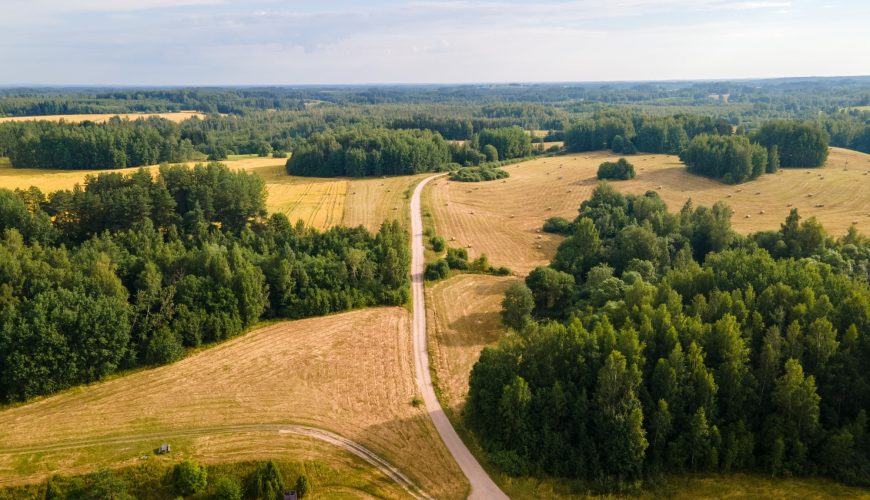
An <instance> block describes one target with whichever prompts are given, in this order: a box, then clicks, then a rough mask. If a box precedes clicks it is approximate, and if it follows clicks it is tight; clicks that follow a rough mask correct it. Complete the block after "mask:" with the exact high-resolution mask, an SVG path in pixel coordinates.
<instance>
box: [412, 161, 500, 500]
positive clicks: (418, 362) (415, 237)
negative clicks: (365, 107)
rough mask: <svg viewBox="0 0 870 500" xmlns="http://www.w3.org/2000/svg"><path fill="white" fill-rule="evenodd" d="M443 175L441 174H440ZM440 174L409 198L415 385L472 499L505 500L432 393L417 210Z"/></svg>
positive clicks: (419, 217)
mask: <svg viewBox="0 0 870 500" xmlns="http://www.w3.org/2000/svg"><path fill="white" fill-rule="evenodd" d="M442 175H443V174H442ZM437 177H440V176H439V175H434V176H432V177H427V178H426V179H424V180H423V181H422V182H420V184H418V185H417V188H416V189H414V196H413V197H412V198H411V293H412V296H413V304H414V322H413V323H412V325H413V326H412V328H413V329H414V331H413V337H414V365H415V369H416V372H417V385H418V386H419V387H420V390H421V391H422V393H423V402H424V403H425V404H426V411H427V412H428V413H429V417H431V418H432V423H434V424H435V429H437V430H438V434H440V435H441V439H442V440H443V441H444V444H445V445H446V446H447V449H448V450H449V451H450V453H451V454H452V455H453V459H454V460H456V463H457V464H459V468H461V469H462V472H463V473H464V474H465V477H467V478H468V482H469V483H470V484H471V494H470V495H469V497H468V498H472V499H478V498H481V499H506V498H507V495H505V494H504V493H503V492H502V491H501V489H499V487H498V486H497V485H496V484H495V482H493V480H492V479H490V477H489V475H488V474H487V473H486V471H485V470H483V467H481V466H480V463H479V462H478V461H477V459H476V458H474V455H472V454H471V452H470V451H468V447H466V446H465V443H463V442H462V439H460V438H459V435H458V434H456V430H455V429H454V428H453V426H452V425H451V424H450V420H448V419H447V415H445V414H444V410H443V409H442V408H441V404H440V403H439V402H438V397H437V396H435V387H434V386H433V385H432V375H431V373H430V372H429V350H428V347H427V345H426V296H425V293H424V287H423V269H424V267H425V265H426V263H425V259H424V252H423V248H424V247H423V215H422V213H421V211H420V193H422V192H423V188H424V187H425V186H426V184H427V183H428V182H429V181H431V180H432V179H435V178H437Z"/></svg>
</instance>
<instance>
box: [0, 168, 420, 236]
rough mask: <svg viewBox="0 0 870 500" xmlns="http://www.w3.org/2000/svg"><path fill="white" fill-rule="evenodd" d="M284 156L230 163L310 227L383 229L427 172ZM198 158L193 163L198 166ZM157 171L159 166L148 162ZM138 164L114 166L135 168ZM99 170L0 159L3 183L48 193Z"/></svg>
mask: <svg viewBox="0 0 870 500" xmlns="http://www.w3.org/2000/svg"><path fill="white" fill-rule="evenodd" d="M286 162H287V160H286V159H284V158H260V157H257V156H250V155H240V156H238V157H236V158H235V159H231V160H227V161H225V162H224V163H226V164H227V165H228V166H229V167H230V168H233V169H240V170H247V171H249V172H255V173H257V175H259V176H260V177H262V178H263V180H264V181H265V182H266V189H267V191H268V193H269V197H268V199H267V202H266V205H267V206H266V208H267V209H268V210H269V212H280V213H283V214H286V215H287V217H289V218H290V220H291V221H292V222H294V223H295V222H296V221H297V220H302V221H304V222H305V224H306V225H307V226H310V227H315V228H318V229H326V228H329V227H332V226H336V225H346V226H357V225H360V224H362V225H364V226H366V227H367V228H368V229H370V230H377V229H378V227H379V226H380V225H381V222H383V221H385V220H392V219H394V218H395V219H399V220H403V221H404V220H406V219H407V217H408V214H407V212H408V200H407V199H406V198H405V195H404V193H405V190H406V189H408V188H409V187H413V186H414V185H416V183H417V182H419V181H420V179H422V178H423V177H425V175H419V176H403V177H388V178H386V179H346V178H329V179H327V178H312V177H292V176H289V175H287V173H286V172H285V170H284V165H285V163H286ZM194 163H196V162H190V163H188V165H193V164H194ZM146 168H148V169H150V170H152V171H153V170H156V168H157V167H154V166H152V167H146ZM136 170H138V168H127V169H121V170H112V171H113V172H122V173H130V172H135V171H136ZM99 172H101V171H99V170H90V171H84V170H48V169H38V168H12V166H11V165H10V164H9V160H8V159H7V158H0V188H6V189H26V188H28V187H30V186H37V187H39V188H40V189H41V190H42V191H44V192H51V191H57V190H60V189H72V188H73V186H75V185H76V184H83V183H84V180H85V176H87V175H94V174H96V173H99Z"/></svg>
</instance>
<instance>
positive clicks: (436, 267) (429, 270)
mask: <svg viewBox="0 0 870 500" xmlns="http://www.w3.org/2000/svg"><path fill="white" fill-rule="evenodd" d="M448 274H450V266H449V265H448V264H447V261H446V260H444V259H441V260H438V261H436V262H430V263H429V264H426V271H425V272H424V273H423V277H424V278H426V280H427V281H436V280H440V279H444V278H446V277H447V275H448Z"/></svg>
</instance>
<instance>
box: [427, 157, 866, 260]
mask: <svg viewBox="0 0 870 500" xmlns="http://www.w3.org/2000/svg"><path fill="white" fill-rule="evenodd" d="M617 158H619V156H618V155H613V154H612V153H610V152H594V153H581V154H572V155H565V156H556V157H550V158H539V159H535V160H531V161H528V162H523V163H520V164H517V165H510V166H506V167H504V168H505V169H507V170H508V171H509V172H510V173H511V177H510V178H508V179H505V180H503V181H492V182H481V183H458V182H449V181H447V180H439V181H437V182H434V183H433V185H432V187H430V188H428V189H430V196H429V198H428V199H429V202H430V205H429V206H430V208H431V210H432V213H433V215H434V218H435V226H436V230H437V231H438V233H439V234H442V235H443V236H444V237H445V238H446V239H447V240H448V244H449V245H452V246H469V245H470V247H469V248H468V252H469V256H470V257H472V258H473V257H476V256H477V255H479V254H480V253H485V254H487V256H488V257H489V259H490V262H491V263H492V264H493V265H504V266H508V267H510V268H511V269H513V270H514V271H515V272H517V273H520V274H525V273H527V272H528V271H529V270H531V269H532V268H534V267H535V266H538V265H542V264H545V263H547V262H549V261H550V259H551V258H552V256H553V255H554V254H555V250H556V246H557V245H558V240H559V238H558V237H556V236H553V235H547V234H539V233H537V231H538V230H539V229H540V228H541V225H542V224H543V223H544V221H545V220H546V219H547V218H548V217H552V216H561V217H565V218H567V219H569V220H570V219H573V218H574V217H575V216H576V215H577V209H578V208H579V206H580V203H581V202H582V201H583V200H585V199H586V198H588V197H589V195H590V193H591V192H592V189H594V187H595V186H596V185H597V184H598V180H597V179H596V177H595V175H596V172H597V170H598V165H600V164H601V163H602V162H604V161H613V160H615V159H617ZM630 161H631V162H632V163H633V164H634V166H635V169H636V170H637V178H635V179H633V180H630V181H620V182H613V183H612V184H613V186H615V187H616V188H617V189H619V190H620V191H623V192H627V193H635V194H642V193H644V192H646V191H650V190H654V191H657V192H658V193H659V195H660V196H661V197H662V198H663V199H664V200H665V202H667V203H668V206H669V207H670V209H671V210H673V211H677V210H679V209H680V207H682V205H683V203H685V201H686V200H687V199H688V198H692V201H693V203H694V204H695V205H696V206H697V205H712V204H713V203H715V202H717V201H724V202H726V203H727V204H728V205H729V206H731V208H732V209H733V210H734V217H733V218H732V225H733V227H734V229H735V230H736V231H738V232H741V233H749V232H754V231H759V230H766V229H777V228H779V226H780V224H781V223H782V222H783V220H785V217H786V216H787V215H788V212H789V211H790V210H791V208H792V206H793V207H796V208H798V209H799V210H800V213H801V216H802V217H811V216H815V217H816V218H817V219H818V220H819V221H820V222H821V223H822V224H824V226H825V228H826V229H827V230H828V232H829V233H830V234H832V235H834V236H839V235H841V234H843V233H845V231H846V229H848V227H849V226H850V225H851V224H852V223H853V222H854V223H857V226H858V229H859V230H861V231H862V232H864V233H865V234H868V233H870V189H867V186H868V183H870V173H868V174H866V175H865V171H868V170H870V155H867V154H864V153H858V152H855V151H850V150H845V149H839V148H832V149H831V153H830V157H829V159H828V163H827V165H826V166H825V167H823V168H820V169H800V168H798V169H784V170H782V171H781V173H777V174H768V175H764V176H762V177H761V178H759V179H757V180H755V181H752V182H749V183H744V184H741V185H737V186H731V185H727V184H722V183H720V182H717V181H714V180H712V179H707V178H705V177H700V176H696V175H692V174H689V173H688V172H686V169H685V167H684V166H683V165H682V163H680V161H679V159H678V158H677V157H675V156H669V155H634V156H631V157H630ZM847 161H848V170H844V167H846V162H847ZM807 172H809V173H807ZM659 187H661V189H659ZM738 190H739V191H738ZM756 193H758V194H756ZM809 195H812V196H809ZM790 205H791V206H790ZM818 205H824V206H818ZM762 210H763V211H764V213H761V212H762ZM746 215H749V216H750V217H746ZM451 239H454V240H453V241H451Z"/></svg>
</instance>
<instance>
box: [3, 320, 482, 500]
mask: <svg viewBox="0 0 870 500" xmlns="http://www.w3.org/2000/svg"><path fill="white" fill-rule="evenodd" d="M409 325H410V319H409V315H408V313H407V311H406V310H405V309H402V308H377V309H367V310H362V311H356V312H350V313H344V314H339V315H335V316H327V317H322V318H313V319H306V320H299V321H292V322H281V323H276V324H274V325H271V326H266V327H263V328H260V329H258V330H255V331H253V332H250V333H248V334H246V335H243V336H241V337H238V338H235V339H233V340H230V341H227V342H225V343H223V344H220V345H217V346H214V347H211V348H208V349H205V350H203V351H201V352H199V353H197V354H194V355H191V356H188V357H187V358H185V359H183V360H181V361H178V362H176V363H174V364H172V365H168V366H163V367H159V368H155V369H150V370H144V371H140V372H137V373H133V374H129V375H126V376H123V377H119V378H115V379H113V380H109V381H105V382H101V383H96V384H92V385H90V386H83V387H78V388H74V389H71V390H68V391H66V392H64V393H61V394H58V395H55V396H50V397H47V398H44V399H39V400H35V401H32V402H30V403H27V404H24V405H21V406H17V407H12V408H7V409H4V410H2V411H0V485H4V484H5V485H8V484H15V483H22V482H32V481H38V480H41V479H43V478H45V477H46V476H47V475H49V474H54V473H59V474H74V473H82V472H85V471H89V470H95V469H97V468H100V467H121V466H126V465H131V464H135V463H137V462H138V461H139V460H140V457H142V456H146V457H150V458H149V460H163V459H164V458H162V457H161V458H157V457H154V456H153V451H152V450H153V449H154V448H156V447H157V446H159V444H160V443H161V442H163V440H164V439H166V440H168V441H169V442H170V443H171V444H172V447H173V453H172V454H171V455H170V457H169V458H166V459H168V460H173V461H174V460H178V459H180V458H183V457H195V458H197V459H199V460H202V461H204V462H207V463H208V462H231V461H239V460H247V459H258V458H268V457H275V456H281V455H282V454H286V453H291V454H292V455H293V457H294V458H300V457H301V458H304V457H308V456H310V457H312V458H318V457H319V458H322V457H323V453H333V452H334V450H326V451H325V452H324V451H323V445H320V444H319V443H316V442H313V441H312V440H310V439H307V438H304V437H296V436H293V435H288V434H285V433H283V432H281V430H280V426H281V425H291V424H292V425H303V426H310V427H315V428H318V429H324V430H328V431H331V432H333V433H336V434H338V435H340V436H342V437H344V438H347V439H350V440H353V441H355V442H357V443H360V444H362V445H363V446H365V447H367V448H368V449H369V450H371V451H373V452H374V453H376V454H378V455H379V456H381V457H383V458H384V459H386V460H387V461H388V462H390V463H391V464H393V465H395V466H397V467H398V468H399V469H400V470H401V471H402V472H404V473H405V474H406V475H407V476H409V477H410V478H411V479H412V480H413V481H414V482H415V483H416V484H417V485H419V486H420V487H422V488H423V489H424V490H425V491H426V492H427V493H429V494H430V495H433V496H439V497H448V498H455V497H457V496H459V495H461V494H462V493H463V492H465V491H466V489H467V484H466V483H465V482H464V480H463V477H462V474H461V472H460V471H459V469H458V467H457V466H456V464H455V463H454V462H453V460H452V458H451V457H450V455H449V453H448V452H447V450H446V448H445V447H444V445H443V444H442V442H441V440H440V439H439V437H438V434H437V433H436V432H435V429H434V427H433V426H432V423H431V421H430V420H429V418H428V415H427V414H426V412H425V411H424V410H423V409H422V408H416V407H414V406H413V405H412V404H411V400H412V398H413V397H414V396H415V394H416V390H417V389H416V384H415V382H414V377H413V368H412V363H413V359H412V355H411V337H410V328H409ZM167 436H168V437H167Z"/></svg>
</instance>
